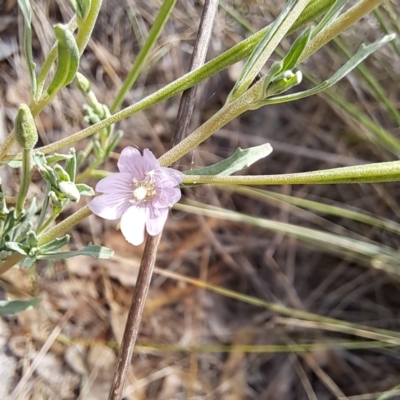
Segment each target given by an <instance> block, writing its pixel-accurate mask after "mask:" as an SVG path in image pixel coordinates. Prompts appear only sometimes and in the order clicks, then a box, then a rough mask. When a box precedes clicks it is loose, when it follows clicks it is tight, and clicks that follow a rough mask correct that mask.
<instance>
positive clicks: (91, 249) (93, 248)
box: [38, 244, 114, 260]
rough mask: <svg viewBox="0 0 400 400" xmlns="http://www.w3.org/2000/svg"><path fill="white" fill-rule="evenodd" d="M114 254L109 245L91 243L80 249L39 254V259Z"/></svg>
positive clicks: (102, 256) (107, 256)
mask: <svg viewBox="0 0 400 400" xmlns="http://www.w3.org/2000/svg"><path fill="white" fill-rule="evenodd" d="M113 255H114V250H112V249H109V248H108V247H103V246H97V245H94V244H89V245H88V246H86V247H84V248H83V249H80V250H74V251H65V252H60V253H53V252H48V253H46V254H41V255H40V256H38V259H46V260H58V259H64V258H71V257H75V256H89V257H94V258H102V259H108V258H110V257H112V256H113Z"/></svg>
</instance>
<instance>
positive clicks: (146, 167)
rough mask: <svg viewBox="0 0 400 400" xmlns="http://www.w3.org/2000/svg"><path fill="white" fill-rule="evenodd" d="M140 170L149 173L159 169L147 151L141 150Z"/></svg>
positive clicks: (156, 162) (154, 159)
mask: <svg viewBox="0 0 400 400" xmlns="http://www.w3.org/2000/svg"><path fill="white" fill-rule="evenodd" d="M142 168H143V172H150V171H153V170H156V169H159V168H160V165H159V164H158V161H157V158H156V157H155V156H154V154H153V153H152V152H151V151H150V150H149V149H144V150H143V158H142Z"/></svg>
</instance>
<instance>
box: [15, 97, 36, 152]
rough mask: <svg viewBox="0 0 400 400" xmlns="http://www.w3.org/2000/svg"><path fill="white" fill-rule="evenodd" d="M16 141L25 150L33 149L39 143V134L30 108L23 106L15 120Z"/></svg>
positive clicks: (20, 107)
mask: <svg viewBox="0 0 400 400" xmlns="http://www.w3.org/2000/svg"><path fill="white" fill-rule="evenodd" d="M14 135H15V140H16V141H17V143H18V144H19V145H20V146H21V147H22V148H23V149H27V150H28V149H33V148H34V147H35V144H36V143H37V141H38V133H37V129H36V125H35V120H34V119H33V116H32V113H31V110H30V108H29V107H28V106H27V105H26V104H21V105H20V106H19V109H18V113H17V116H16V118H15V129H14Z"/></svg>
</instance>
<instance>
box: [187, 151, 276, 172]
mask: <svg viewBox="0 0 400 400" xmlns="http://www.w3.org/2000/svg"><path fill="white" fill-rule="evenodd" d="M271 152H272V147H271V145H270V144H268V143H267V144H262V145H261V146H256V147H250V148H249V149H245V150H242V149H241V148H240V147H239V148H238V149H237V150H236V151H235V153H234V154H233V155H232V156H230V157H229V158H227V159H226V160H222V161H220V162H219V163H217V164H214V165H210V166H209V167H205V168H201V169H195V170H190V171H185V172H184V174H185V175H225V176H227V175H232V174H233V173H235V172H237V171H241V170H242V169H245V168H247V167H249V166H250V165H252V164H254V163H255V162H256V161H258V160H260V159H262V158H264V157H267V156H268V155H269V154H271Z"/></svg>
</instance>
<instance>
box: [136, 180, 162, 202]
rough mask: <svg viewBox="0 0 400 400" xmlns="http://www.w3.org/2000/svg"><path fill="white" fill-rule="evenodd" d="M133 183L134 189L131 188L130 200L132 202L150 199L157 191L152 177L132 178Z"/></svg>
mask: <svg viewBox="0 0 400 400" xmlns="http://www.w3.org/2000/svg"><path fill="white" fill-rule="evenodd" d="M133 184H134V187H135V189H134V190H133V200H131V202H132V203H136V202H142V201H147V200H151V199H152V198H153V197H154V196H155V195H156V193H157V191H156V185H155V182H154V180H153V179H145V180H144V181H138V180H137V179H135V178H134V179H133Z"/></svg>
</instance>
